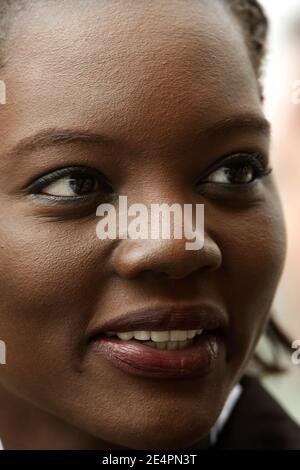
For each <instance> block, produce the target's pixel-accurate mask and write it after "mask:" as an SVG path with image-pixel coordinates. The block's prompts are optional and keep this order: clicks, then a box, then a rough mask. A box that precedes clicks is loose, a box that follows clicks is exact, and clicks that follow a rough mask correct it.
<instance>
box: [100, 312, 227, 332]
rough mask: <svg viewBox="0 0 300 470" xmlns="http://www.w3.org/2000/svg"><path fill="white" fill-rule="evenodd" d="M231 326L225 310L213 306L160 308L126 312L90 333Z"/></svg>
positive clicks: (213, 328) (207, 328)
mask: <svg viewBox="0 0 300 470" xmlns="http://www.w3.org/2000/svg"><path fill="white" fill-rule="evenodd" d="M227 324H228V318H227V315H226V313H225V311H224V309H223V308H221V307H218V306H214V305H204V304H199V305H193V306H186V307H184V306H180V307H176V306H160V307H153V308H146V309H140V310H135V311H129V312H126V313H125V314H123V315H120V316H118V317H116V318H113V319H111V320H108V321H107V322H105V323H103V324H102V325H101V326H98V327H95V328H94V329H93V330H92V331H91V337H95V336H99V335H101V334H103V333H105V332H124V331H166V330H196V329H203V330H217V329H223V328H225V327H226V326H227Z"/></svg>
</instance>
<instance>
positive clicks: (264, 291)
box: [219, 198, 286, 364]
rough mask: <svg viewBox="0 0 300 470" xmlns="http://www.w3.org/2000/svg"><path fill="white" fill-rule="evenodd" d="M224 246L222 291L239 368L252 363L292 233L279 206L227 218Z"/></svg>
mask: <svg viewBox="0 0 300 470" xmlns="http://www.w3.org/2000/svg"><path fill="white" fill-rule="evenodd" d="M276 200H277V198H276ZM220 245H221V247H222V252H223V266H222V268H221V272H220V279H219V281H220V289H221V291H222V289H223V294H224V298H225V299H226V303H227V307H228V312H229V313H230V325H231V327H230V329H229V332H228V335H229V338H228V343H227V344H228V348H229V350H228V356H229V359H231V361H232V364H238V363H239V362H240V360H241V359H240V358H241V357H243V358H244V360H245V361H246V360H247V359H248V357H249V355H250V354H251V353H252V351H253V349H254V347H255V345H256V342H257V340H258V338H259V336H260V334H261V332H262V329H263V327H264V326H265V323H266V320H267V318H268V316H269V314H270V310H271V306H272V302H273V298H274V295H275V292H276V288H277V285H278V282H279V279H280V276H281V273H282V270H283V265H284V260H285V254H286V232H285V227H284V221H283V216H282V211H281V207H280V203H279V201H278V203H276V204H274V200H272V201H271V202H270V203H268V202H266V203H264V204H261V205H257V206H256V207H255V208H251V209H249V210H247V211H243V212H240V213H235V214H232V216H229V217H227V218H226V224H225V226H224V231H223V233H222V241H220ZM224 280H227V281H225V284H224Z"/></svg>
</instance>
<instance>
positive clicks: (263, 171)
mask: <svg viewBox="0 0 300 470" xmlns="http://www.w3.org/2000/svg"><path fill="white" fill-rule="evenodd" d="M247 165H248V166H252V167H253V168H254V172H255V177H254V179H253V180H252V181H251V182H249V183H218V182H209V181H207V178H208V177H209V176H210V175H212V174H213V173H214V172H215V171H217V170H219V169H222V168H223V167H224V168H231V169H234V168H241V167H242V166H247ZM271 171H272V169H271V168H269V167H268V166H266V162H265V158H264V157H263V156H262V155H260V154H259V153H247V152H239V153H236V154H231V155H229V156H227V157H222V158H221V159H220V160H218V161H217V162H215V163H214V164H213V165H212V166H211V167H209V168H208V169H207V170H206V171H205V173H204V175H202V176H201V179H200V180H198V182H197V184H196V186H199V185H203V184H215V185H218V186H225V187H234V186H235V187H237V186H238V187H241V186H247V187H249V185H251V184H252V183H254V182H255V181H256V180H258V179H261V178H263V177H264V176H267V175H268V174H270V173H271ZM80 176H81V177H87V176H90V177H92V178H95V179H96V180H97V182H98V183H99V184H100V185H101V186H102V187H103V190H104V191H105V192H107V193H113V192H114V191H113V188H112V184H111V183H110V182H109V181H108V179H107V178H106V177H105V175H104V174H103V173H101V172H99V171H98V170H96V169H95V168H90V167H67V168H61V169H58V170H55V171H53V172H52V173H48V174H47V175H43V176H41V177H39V178H38V179H36V180H35V181H34V182H32V183H31V184H30V185H29V187H28V193H31V194H40V195H41V194H42V193H41V191H42V190H43V189H44V188H46V187H47V186H49V185H50V184H52V183H55V182H57V181H59V180H60V179H61V178H64V177H74V178H76V177H77V178H78V177H80ZM42 195H43V194H42ZM44 196H46V197H48V198H51V199H59V200H63V199H65V200H75V199H83V198H87V197H89V196H90V194H88V195H78V196H54V195H47V194H44Z"/></svg>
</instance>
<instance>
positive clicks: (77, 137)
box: [5, 128, 117, 157]
mask: <svg viewBox="0 0 300 470" xmlns="http://www.w3.org/2000/svg"><path fill="white" fill-rule="evenodd" d="M76 142H79V143H90V144H98V145H104V146H109V145H110V146H112V145H116V144H117V143H116V141H115V140H113V139H112V138H111V137H109V136H106V135H101V134H98V133H95V132H88V131H84V130H77V129H57V128H50V129H44V130H42V131H39V132H37V133H35V134H33V135H31V136H29V137H25V138H24V139H21V140H20V141H19V142H18V143H17V144H16V145H15V146H13V147H12V148H11V149H9V150H8V151H7V152H5V156H6V157H13V156H20V155H24V154H27V153H30V152H33V151H35V150H42V149H44V148H47V147H53V146H55V145H62V144H71V143H76Z"/></svg>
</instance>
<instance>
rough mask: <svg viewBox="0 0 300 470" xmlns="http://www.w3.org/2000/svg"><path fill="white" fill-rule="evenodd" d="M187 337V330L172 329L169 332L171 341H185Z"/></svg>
mask: <svg viewBox="0 0 300 470" xmlns="http://www.w3.org/2000/svg"><path fill="white" fill-rule="evenodd" d="M186 339H187V331H181V330H173V331H171V332H170V340H171V341H185V340H186Z"/></svg>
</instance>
